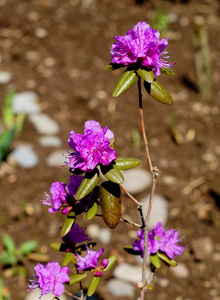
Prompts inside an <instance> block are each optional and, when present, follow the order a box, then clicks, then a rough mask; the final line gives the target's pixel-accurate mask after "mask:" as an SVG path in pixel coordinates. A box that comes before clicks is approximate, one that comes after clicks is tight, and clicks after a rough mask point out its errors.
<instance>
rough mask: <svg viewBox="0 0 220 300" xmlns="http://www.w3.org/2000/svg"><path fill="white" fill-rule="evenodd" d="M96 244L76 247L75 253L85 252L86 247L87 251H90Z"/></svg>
mask: <svg viewBox="0 0 220 300" xmlns="http://www.w3.org/2000/svg"><path fill="white" fill-rule="evenodd" d="M96 244H97V243H88V242H87V243H86V244H84V245H80V246H78V247H76V251H77V252H81V251H87V247H88V248H89V249H92V248H93V247H95V245H96Z"/></svg>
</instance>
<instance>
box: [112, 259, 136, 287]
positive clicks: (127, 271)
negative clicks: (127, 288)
mask: <svg viewBox="0 0 220 300" xmlns="http://www.w3.org/2000/svg"><path fill="white" fill-rule="evenodd" d="M113 275H114V276H115V277H116V278H117V279H120V280H124V281H127V282H131V283H137V282H140V281H141V277H142V269H141V267H136V266H132V265H130V264H128V263H121V264H119V265H118V266H117V267H116V268H115V269H114V271H113Z"/></svg>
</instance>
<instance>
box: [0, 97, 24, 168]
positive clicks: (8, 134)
mask: <svg viewBox="0 0 220 300" xmlns="http://www.w3.org/2000/svg"><path fill="white" fill-rule="evenodd" d="M13 99H14V92H12V91H10V92H8V94H7V95H6V97H5V101H4V104H3V109H2V120H3V125H4V127H5V129H4V130H3V132H2V133H1V134H0V163H1V162H2V160H4V159H5V158H6V157H7V155H8V154H9V152H10V151H11V148H12V144H13V141H14V139H15V137H16V135H18V134H20V133H21V132H22V130H23V125H24V120H25V115H24V114H18V115H15V114H14V112H13V109H12V105H13Z"/></svg>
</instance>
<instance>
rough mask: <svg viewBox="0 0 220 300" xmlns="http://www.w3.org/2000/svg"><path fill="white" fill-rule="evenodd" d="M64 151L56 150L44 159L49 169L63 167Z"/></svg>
mask: <svg viewBox="0 0 220 300" xmlns="http://www.w3.org/2000/svg"><path fill="white" fill-rule="evenodd" d="M66 154H67V152H66V150H57V151H54V152H52V153H50V154H49V155H48V156H47V158H46V164H47V165H48V166H49V167H61V166H63V165H65V161H66V160H67V159H66V158H65V156H64V155H66Z"/></svg>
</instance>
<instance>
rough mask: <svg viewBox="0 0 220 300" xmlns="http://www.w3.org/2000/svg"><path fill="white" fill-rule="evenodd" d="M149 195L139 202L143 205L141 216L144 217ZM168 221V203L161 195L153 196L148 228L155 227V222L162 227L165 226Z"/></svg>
mask: <svg viewBox="0 0 220 300" xmlns="http://www.w3.org/2000/svg"><path fill="white" fill-rule="evenodd" d="M149 199H150V195H147V196H146V197H144V198H142V199H141V200H140V202H142V203H143V214H144V216H146V214H147V208H148V204H149ZM167 219H168V203H167V200H166V198H164V197H163V196H162V195H158V194H155V195H154V199H153V206H152V210H151V214H150V220H149V223H148V226H149V228H152V227H153V226H156V224H157V222H161V223H162V225H163V226H164V225H166V222H167Z"/></svg>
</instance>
